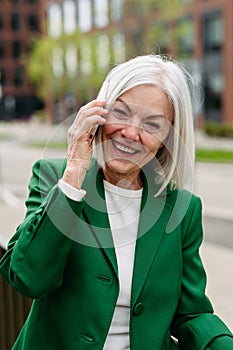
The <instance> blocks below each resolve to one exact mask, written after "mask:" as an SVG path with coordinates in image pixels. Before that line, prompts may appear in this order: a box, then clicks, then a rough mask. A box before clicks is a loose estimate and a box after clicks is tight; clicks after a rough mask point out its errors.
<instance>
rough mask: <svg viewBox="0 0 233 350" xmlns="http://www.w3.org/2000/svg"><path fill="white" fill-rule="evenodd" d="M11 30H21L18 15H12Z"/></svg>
mask: <svg viewBox="0 0 233 350" xmlns="http://www.w3.org/2000/svg"><path fill="white" fill-rule="evenodd" d="M11 28H12V29H13V30H15V31H16V30H19V29H20V16H19V14H18V13H12V15H11Z"/></svg>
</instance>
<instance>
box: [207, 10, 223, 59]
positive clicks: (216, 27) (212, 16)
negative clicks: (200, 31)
mask: <svg viewBox="0 0 233 350" xmlns="http://www.w3.org/2000/svg"><path fill="white" fill-rule="evenodd" d="M203 27H204V49H205V51H206V52H211V51H219V50H220V49H221V47H222V43H223V37H224V35H223V25H222V16H221V12H220V11H216V12H212V13H208V14H205V16H204V18H203Z"/></svg>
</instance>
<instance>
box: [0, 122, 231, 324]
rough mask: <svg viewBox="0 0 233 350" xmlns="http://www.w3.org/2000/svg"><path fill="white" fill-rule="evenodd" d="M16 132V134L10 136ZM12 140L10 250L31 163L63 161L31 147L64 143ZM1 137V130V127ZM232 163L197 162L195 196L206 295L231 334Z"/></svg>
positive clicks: (5, 173)
mask: <svg viewBox="0 0 233 350" xmlns="http://www.w3.org/2000/svg"><path fill="white" fill-rule="evenodd" d="M12 130H13V131H12ZM4 131H5V132H6V133H7V132H11V136H13V137H12V138H10V137H9V138H8V139H5V140H2V141H1V144H0V196H1V198H0V210H1V227H0V243H1V244H2V245H4V246H6V244H7V241H8V239H9V238H10V236H11V235H12V234H13V233H14V230H15V228H16V226H17V225H18V224H19V223H20V221H21V220H22V219H23V215H24V212H25V207H24V205H23V202H24V199H25V198H26V196H27V185H28V181H29V178H30V176H31V167H32V164H33V163H34V162H35V161H36V160H37V159H39V158H51V157H56V158H57V157H64V156H65V151H64V150H53V149H51V148H49V147H48V148H46V147H45V148H44V149H43V148H32V147H28V146H27V145H26V144H25V141H31V140H43V141H46V140H49V141H48V142H51V140H52V139H53V138H55V139H56V140H57V139H59V140H61V139H63V140H64V139H65V137H66V130H65V128H61V127H57V128H56V129H55V131H54V128H44V127H41V126H37V125H28V126H27V125H24V124H22V125H19V126H15V130H14V128H10V126H8V127H7V129H6V130H5V129H4ZM0 132H2V130H1V126H0ZM232 179H233V164H231V165H230V164H208V163H197V164H196V170H195V180H194V186H193V191H194V193H196V194H197V195H199V196H200V197H201V199H202V204H203V214H204V218H203V225H204V244H203V246H202V248H201V256H202V258H203V263H204V266H205V268H206V271H207V276H208V279H207V292H208V295H209V296H210V298H211V300H212V302H213V305H214V307H215V310H216V313H217V314H219V316H221V317H222V318H223V319H224V321H225V322H226V323H227V324H228V326H229V327H230V328H231V329H233V311H232V304H233V294H232V290H233V278H232V276H231V274H230V271H231V268H232V264H233V196H232V194H233V180H232Z"/></svg>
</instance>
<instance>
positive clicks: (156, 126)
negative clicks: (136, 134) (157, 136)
mask: <svg viewBox="0 0 233 350" xmlns="http://www.w3.org/2000/svg"><path fill="white" fill-rule="evenodd" d="M143 127H144V129H145V130H146V131H148V132H151V133H153V132H158V131H159V130H160V129H161V125H160V123H158V122H155V121H152V120H150V121H147V122H144V123H143Z"/></svg>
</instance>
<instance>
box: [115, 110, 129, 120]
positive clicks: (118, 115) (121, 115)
mask: <svg viewBox="0 0 233 350" xmlns="http://www.w3.org/2000/svg"><path fill="white" fill-rule="evenodd" d="M112 114H113V116H114V117H115V118H117V119H120V120H126V119H128V114H127V112H126V111H125V110H123V109H121V108H113V110H112Z"/></svg>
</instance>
